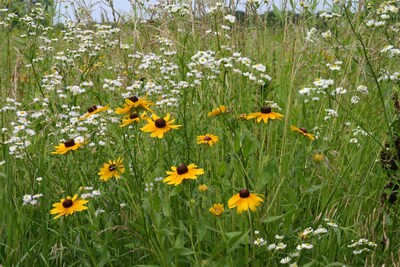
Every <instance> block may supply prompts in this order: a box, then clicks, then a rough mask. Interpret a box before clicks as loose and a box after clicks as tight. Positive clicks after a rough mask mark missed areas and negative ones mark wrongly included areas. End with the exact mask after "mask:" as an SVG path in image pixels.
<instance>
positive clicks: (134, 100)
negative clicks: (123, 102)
mask: <svg viewBox="0 0 400 267" xmlns="http://www.w3.org/2000/svg"><path fill="white" fill-rule="evenodd" d="M128 99H129V100H130V101H132V102H138V101H139V98H138V97H137V96H131V97H130V98H128Z"/></svg>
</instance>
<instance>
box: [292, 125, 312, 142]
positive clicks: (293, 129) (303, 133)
mask: <svg viewBox="0 0 400 267" xmlns="http://www.w3.org/2000/svg"><path fill="white" fill-rule="evenodd" d="M290 129H291V130H292V131H295V132H298V133H301V134H302V135H304V136H305V137H308V138H310V139H311V140H315V138H314V135H313V134H310V133H308V132H307V130H306V129H305V128H303V127H301V128H297V127H296V126H294V125H292V126H291V127H290Z"/></svg>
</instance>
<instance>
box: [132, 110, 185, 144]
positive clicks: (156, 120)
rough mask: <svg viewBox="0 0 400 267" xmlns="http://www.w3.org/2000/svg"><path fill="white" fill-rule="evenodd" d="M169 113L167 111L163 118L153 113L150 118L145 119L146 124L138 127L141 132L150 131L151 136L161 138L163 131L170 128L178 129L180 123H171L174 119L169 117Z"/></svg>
mask: <svg viewBox="0 0 400 267" xmlns="http://www.w3.org/2000/svg"><path fill="white" fill-rule="evenodd" d="M170 118H171V115H170V114H169V113H168V114H167V116H165V117H164V118H160V117H158V116H157V115H156V114H154V113H153V115H151V118H150V119H147V122H148V123H147V125H145V126H144V127H142V128H140V130H142V131H143V132H147V133H151V135H150V136H151V137H158V138H163V137H164V133H166V132H168V131H170V130H172V129H178V128H179V127H181V125H173V123H174V121H175V119H171V120H170Z"/></svg>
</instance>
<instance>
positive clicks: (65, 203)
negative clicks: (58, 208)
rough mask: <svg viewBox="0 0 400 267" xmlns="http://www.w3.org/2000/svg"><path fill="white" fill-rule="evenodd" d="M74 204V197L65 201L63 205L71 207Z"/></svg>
mask: <svg viewBox="0 0 400 267" xmlns="http://www.w3.org/2000/svg"><path fill="white" fill-rule="evenodd" d="M73 204H74V202H72V199H66V200H64V201H63V203H62V205H63V207H64V208H69V207H71V206H72V205H73Z"/></svg>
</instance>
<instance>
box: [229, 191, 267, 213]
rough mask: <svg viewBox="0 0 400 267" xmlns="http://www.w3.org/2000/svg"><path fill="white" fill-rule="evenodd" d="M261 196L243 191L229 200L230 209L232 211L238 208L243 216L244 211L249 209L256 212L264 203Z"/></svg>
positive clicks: (238, 211)
mask: <svg viewBox="0 0 400 267" xmlns="http://www.w3.org/2000/svg"><path fill="white" fill-rule="evenodd" d="M260 196H262V195H259V194H251V193H250V191H249V190H247V189H242V190H240V191H239V193H237V194H236V195H234V196H233V197H231V198H230V199H229V201H228V207H229V208H230V209H233V208H234V207H237V213H238V214H241V213H242V212H243V211H246V210H248V209H250V210H251V211H255V210H256V207H258V206H260V205H261V202H264V201H263V199H262V198H261V197H260Z"/></svg>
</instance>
